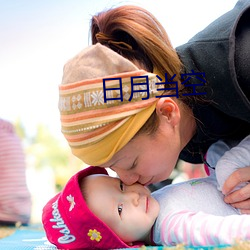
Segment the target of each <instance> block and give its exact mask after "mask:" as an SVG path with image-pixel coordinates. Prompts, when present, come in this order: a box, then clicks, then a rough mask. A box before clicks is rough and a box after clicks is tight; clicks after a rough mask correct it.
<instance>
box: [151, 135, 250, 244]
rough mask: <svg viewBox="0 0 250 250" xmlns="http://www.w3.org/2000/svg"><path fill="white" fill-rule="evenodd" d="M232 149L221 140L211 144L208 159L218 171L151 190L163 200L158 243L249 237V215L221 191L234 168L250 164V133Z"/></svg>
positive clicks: (156, 232) (155, 231) (231, 240)
mask: <svg viewBox="0 0 250 250" xmlns="http://www.w3.org/2000/svg"><path fill="white" fill-rule="evenodd" d="M229 149H230V147H229V145H228V144H226V143H224V142H222V141H218V142H217V143H215V144H214V145H212V146H211V147H210V148H209V150H208V153H207V162H208V163H209V165H210V166H211V167H214V166H216V167H215V169H216V170H215V171H214V170H213V169H212V168H210V176H209V177H206V178H199V179H193V180H189V181H187V182H184V183H178V184H174V185H170V186H166V187H164V188H162V189H159V190H157V191H155V192H154V193H153V194H152V195H153V197H155V198H156V199H157V200H158V202H159V203H160V214H159V216H158V218H157V220H156V223H155V225H154V229H153V241H154V243H155V244H157V245H176V244H178V243H184V244H187V245H191V246H205V245H218V244H232V243H234V241H235V240H237V238H240V239H250V216H249V215H240V212H239V211H238V210H237V209H235V208H234V207H232V206H231V205H228V204H227V203H225V202H224V201H223V197H224V195H223V194H222V192H221V191H219V190H221V188H222V186H223V184H224V182H225V180H226V179H227V177H228V176H229V175H230V174H231V173H232V172H233V171H235V170H236V169H238V168H241V167H246V166H249V165H250V136H248V137H246V138H245V139H244V140H243V141H242V142H241V143H240V144H239V145H237V146H236V147H234V148H232V149H231V150H230V151H228V150H229ZM225 151H227V152H226V153H225ZM224 153H225V154H224ZM223 154H224V155H223ZM222 155H223V156H222ZM221 156H222V157H221ZM216 163H217V164H216ZM216 176H217V178H216Z"/></svg>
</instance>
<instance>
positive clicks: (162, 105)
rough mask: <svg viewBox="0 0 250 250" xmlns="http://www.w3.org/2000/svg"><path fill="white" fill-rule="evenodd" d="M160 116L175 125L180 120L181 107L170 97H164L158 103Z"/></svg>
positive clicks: (157, 110) (157, 107) (157, 111)
mask: <svg viewBox="0 0 250 250" xmlns="http://www.w3.org/2000/svg"><path fill="white" fill-rule="evenodd" d="M156 113H157V115H158V117H159V118H160V119H161V118H162V119H164V120H166V121H167V122H168V123H171V125H173V126H175V125H177V124H178V123H179V122H180V117H181V116H180V109H179V106H178V103H177V102H176V101H174V100H173V99H172V98H170V97H162V98H160V99H159V100H158V102H157V104H156Z"/></svg>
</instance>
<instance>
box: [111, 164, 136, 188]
mask: <svg viewBox="0 0 250 250" xmlns="http://www.w3.org/2000/svg"><path fill="white" fill-rule="evenodd" d="M112 169H113V170H114V171H115V172H116V173H117V174H118V176H119V178H120V179H121V180H122V182H124V183H125V184H126V185H132V184H134V183H136V182H137V181H138V180H139V177H140V176H139V175H138V174H135V173H129V171H127V170H123V169H118V168H112Z"/></svg>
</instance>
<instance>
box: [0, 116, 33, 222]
mask: <svg viewBox="0 0 250 250" xmlns="http://www.w3.org/2000/svg"><path fill="white" fill-rule="evenodd" d="M0 148H1V149H0V221H6V222H18V221H20V222H22V223H28V222H29V219H30V212H31V198H30V194H29V191H28V189H27V185H26V175H25V157H24V152H23V149H22V145H21V142H20V139H19V138H18V137H17V135H16V134H15V131H14V128H13V126H12V124H11V123H9V122H7V121H4V120H1V119H0Z"/></svg>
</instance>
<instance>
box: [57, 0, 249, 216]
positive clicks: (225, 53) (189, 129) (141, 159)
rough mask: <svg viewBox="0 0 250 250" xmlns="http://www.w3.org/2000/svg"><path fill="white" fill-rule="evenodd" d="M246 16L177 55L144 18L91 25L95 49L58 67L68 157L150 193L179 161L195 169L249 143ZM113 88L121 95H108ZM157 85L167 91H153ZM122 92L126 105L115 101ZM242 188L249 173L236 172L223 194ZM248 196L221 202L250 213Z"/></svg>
mask: <svg viewBox="0 0 250 250" xmlns="http://www.w3.org/2000/svg"><path fill="white" fill-rule="evenodd" d="M249 12H250V1H249V0H247V1H239V2H238V3H237V5H236V6H235V8H234V9H233V10H232V11H229V12H228V13H226V14H225V15H224V16H222V17H221V18H219V19H218V20H216V21H215V22H214V23H212V24H211V25H210V26H208V27H207V28H206V29H205V30H204V31H202V32H200V33H199V34H197V35H196V36H195V37H194V38H193V39H191V40H190V42H189V43H187V44H185V45H183V46H181V47H179V48H177V50H176V51H175V50H174V49H173V47H172V45H171V43H170V41H169V39H168V36H167V34H166V32H165V30H164V29H163V27H162V26H161V24H160V23H159V22H158V21H157V20H156V18H155V17H153V16H152V14H150V13H149V12H148V11H146V10H144V9H142V8H139V7H135V6H121V7H118V8H115V9H111V10H108V11H105V12H101V13H99V14H98V15H96V16H94V17H93V18H92V23H91V32H92V42H93V44H94V45H93V46H91V47H90V48H87V49H85V50H84V51H82V52H80V53H79V54H78V55H77V56H76V57H74V58H73V59H71V60H70V61H69V62H68V63H67V64H66V65H65V68H64V76H63V82H62V85H61V86H60V106H59V107H60V111H61V121H62V132H63V133H64V135H65V137H66V139H67V140H68V142H69V144H70V146H71V148H72V152H73V153H74V154H75V155H76V156H78V157H79V158H80V159H82V160H83V161H84V162H85V163H87V164H90V165H99V166H101V167H105V168H106V167H109V168H111V169H113V170H114V171H116V172H117V173H118V175H119V176H120V178H121V179H122V181H123V182H125V183H126V184H128V185H129V184H132V183H135V182H140V183H141V184H143V185H149V184H151V183H156V182H159V181H162V180H164V179H166V178H168V177H169V175H170V173H171V171H172V170H173V168H174V167H175V164H176V162H177V160H178V158H181V159H184V160H186V161H189V162H193V163H202V162H203V156H204V155H205V153H206V151H207V149H208V147H209V146H210V145H211V144H212V143H214V142H216V141H217V140H219V139H237V140H241V139H243V138H244V137H245V136H247V135H248V134H250V103H249V95H250V91H249V78H250V76H249V70H248V69H249V65H250V63H249V62H250V55H249V53H250V49H249V42H247V41H249V37H250V32H249V30H250V22H249V16H250V15H249ZM152 73H153V74H152ZM143 77H144V78H145V79H146V80H145V81H146V83H149V85H150V87H149V90H148V89H147V87H145V86H144V91H146V90H145V88H146V89H147V94H148V95H147V96H146V97H148V98H144V99H142V98H143V94H145V93H142V92H143V88H142V86H137V89H136V91H137V93H135V92H136V91H135V90H134V89H133V88H134V86H135V84H134V82H133V84H132V81H133V79H134V78H137V80H138V78H139V79H142V78H143ZM165 77H166V79H165ZM190 77H191V78H190ZM104 78H105V79H106V80H103V79H104ZM114 78H116V81H120V83H122V88H121V87H120V88H118V87H117V86H116V88H114V89H111V87H110V86H111V85H112V83H111V85H109V83H108V81H109V80H110V79H113V80H114ZM128 79H129V80H128ZM147 81H148V82H147ZM164 81H165V82H166V85H165V88H163V87H159V88H156V87H155V86H156V85H157V83H159V82H160V83H164ZM105 83H107V84H108V86H106V88H105ZM146 83H141V85H142V84H146ZM171 83H172V84H171ZM112 86H113V85H112ZM119 86H121V85H119ZM157 86H158V85H157ZM140 87H141V89H140V90H139V88H140ZM107 89H108V91H106V90H107ZM122 90H123V92H122ZM124 91H125V92H126V94H130V96H133V98H132V99H128V98H127V99H126V98H125V99H121V96H123V97H126V96H125V95H124ZM139 91H141V93H138V92H139ZM118 92H119V93H118ZM106 93H107V94H109V96H108V98H106V99H105V94H106ZM117 93H118V94H117ZM149 93H150V95H149ZM132 94H133V95H132ZM134 94H135V95H134ZM103 96H104V101H105V100H107V99H108V102H104V101H103ZM106 97H107V96H106ZM144 97H145V95H144ZM119 98H120V99H119ZM236 100H237V104H236ZM152 166H154V167H152ZM249 179H250V167H246V168H244V170H238V171H236V172H235V173H234V174H233V175H231V176H230V177H229V178H228V181H226V183H225V190H227V191H228V193H229V192H230V190H231V189H233V187H234V186H235V185H237V184H238V183H239V182H241V181H248V180H249ZM249 191H250V185H247V186H246V187H245V188H244V189H241V190H239V191H235V192H234V193H232V194H230V195H228V196H227V197H226V198H225V201H226V202H227V203H233V204H234V206H235V207H237V208H240V209H245V210H246V209H249V211H250V200H249V195H248V194H247V193H249Z"/></svg>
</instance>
